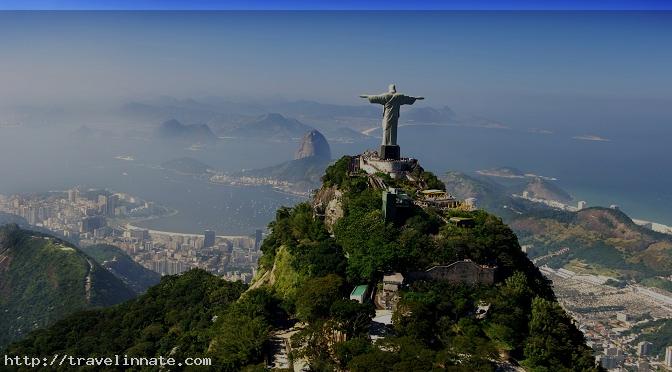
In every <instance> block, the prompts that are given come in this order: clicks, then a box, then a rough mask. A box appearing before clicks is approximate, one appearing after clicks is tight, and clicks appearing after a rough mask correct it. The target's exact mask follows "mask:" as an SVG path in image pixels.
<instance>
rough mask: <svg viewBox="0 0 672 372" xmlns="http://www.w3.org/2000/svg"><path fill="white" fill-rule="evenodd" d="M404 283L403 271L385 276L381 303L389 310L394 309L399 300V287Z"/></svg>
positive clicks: (380, 297)
mask: <svg viewBox="0 0 672 372" xmlns="http://www.w3.org/2000/svg"><path fill="white" fill-rule="evenodd" d="M403 284H404V276H403V275H402V274H401V273H393V274H390V275H385V276H383V290H382V292H381V294H380V296H379V300H380V303H381V305H382V306H383V307H384V308H385V309H387V310H394V309H395V308H396V307H397V303H398V302H399V289H401V286H402V285H403Z"/></svg>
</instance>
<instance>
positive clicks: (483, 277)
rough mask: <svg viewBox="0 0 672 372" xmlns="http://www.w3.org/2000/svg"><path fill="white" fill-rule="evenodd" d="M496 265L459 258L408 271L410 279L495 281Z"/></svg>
mask: <svg viewBox="0 0 672 372" xmlns="http://www.w3.org/2000/svg"><path fill="white" fill-rule="evenodd" d="M496 270H497V267H496V266H487V265H479V264H477V263H475V262H474V261H472V260H461V261H457V262H453V263H451V264H448V265H435V266H432V267H430V268H428V269H427V270H425V271H415V272H412V273H408V274H407V276H408V277H409V279H411V280H431V281H446V282H449V283H454V284H469V285H476V284H486V285H491V284H494V283H495V271H496Z"/></svg>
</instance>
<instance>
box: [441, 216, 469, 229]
mask: <svg viewBox="0 0 672 372" xmlns="http://www.w3.org/2000/svg"><path fill="white" fill-rule="evenodd" d="M448 221H450V223H452V224H454V225H455V226H457V227H465V228H472V227H474V226H476V222H475V221H474V219H473V218H466V217H450V219H448Z"/></svg>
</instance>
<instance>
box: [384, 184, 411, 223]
mask: <svg viewBox="0 0 672 372" xmlns="http://www.w3.org/2000/svg"><path fill="white" fill-rule="evenodd" d="M412 203H413V202H412V200H411V197H410V196H408V194H406V193H405V192H404V191H403V190H402V189H397V188H394V187H390V188H388V189H387V190H384V191H383V217H384V218H385V221H399V220H400V219H401V218H403V216H404V215H405V214H406V213H408V211H409V209H410V207H411V205H412Z"/></svg>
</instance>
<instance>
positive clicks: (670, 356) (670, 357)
mask: <svg viewBox="0 0 672 372" xmlns="http://www.w3.org/2000/svg"><path fill="white" fill-rule="evenodd" d="M665 365H666V366H668V367H672V346H668V347H666V348H665Z"/></svg>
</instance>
